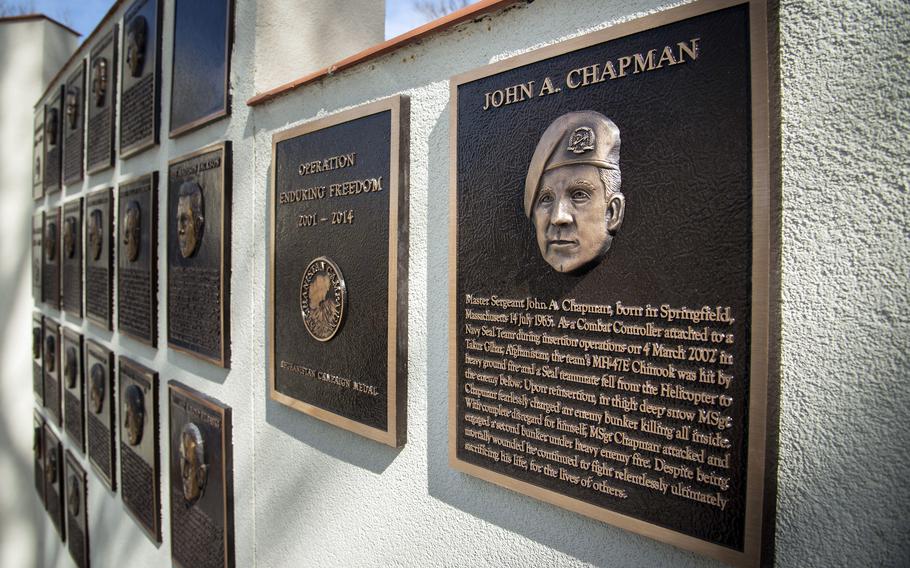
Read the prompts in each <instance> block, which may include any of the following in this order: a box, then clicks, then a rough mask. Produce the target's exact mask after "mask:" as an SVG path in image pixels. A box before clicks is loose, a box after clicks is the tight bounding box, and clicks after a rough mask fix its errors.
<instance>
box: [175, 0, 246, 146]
mask: <svg viewBox="0 0 910 568" xmlns="http://www.w3.org/2000/svg"><path fill="white" fill-rule="evenodd" d="M232 28H233V1H232V0H212V1H210V2H196V1H194V0H177V1H176V2H175V3H174V53H173V66H172V79H171V113H170V116H171V119H170V120H171V125H170V137H171V138H174V137H177V136H180V135H181V134H183V133H185V132H189V131H190V130H194V129H196V128H199V127H200V126H204V125H206V124H208V123H210V122H212V121H214V120H217V119H219V118H221V117H223V116H227V115H228V114H229V113H230V95H229V92H230V85H229V81H230V73H231V42H232V39H233V32H232Z"/></svg>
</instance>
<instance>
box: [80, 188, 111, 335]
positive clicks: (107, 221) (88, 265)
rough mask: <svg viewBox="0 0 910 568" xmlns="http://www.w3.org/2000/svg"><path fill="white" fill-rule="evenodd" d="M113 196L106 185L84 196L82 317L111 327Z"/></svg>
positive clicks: (108, 327)
mask: <svg viewBox="0 0 910 568" xmlns="http://www.w3.org/2000/svg"><path fill="white" fill-rule="evenodd" d="M112 214H113V198H112V190H111V189H110V188H104V189H99V190H98V191H93V192H92V193H89V194H88V195H87V196H86V198H85V317H86V318H87V319H88V320H89V321H90V322H92V323H94V324H95V325H99V326H101V327H103V328H104V329H111V324H112V323H113V321H112V320H113V306H112V305H111V304H112V297H113V290H112V288H113V270H112V263H113V256H114V249H113V242H112V240H113V237H112V232H111V231H112V229H111V227H112V219H111V217H112Z"/></svg>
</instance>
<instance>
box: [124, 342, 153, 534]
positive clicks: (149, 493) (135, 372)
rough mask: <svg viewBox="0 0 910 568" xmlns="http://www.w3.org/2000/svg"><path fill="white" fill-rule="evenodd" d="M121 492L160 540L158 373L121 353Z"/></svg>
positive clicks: (134, 514)
mask: <svg viewBox="0 0 910 568" xmlns="http://www.w3.org/2000/svg"><path fill="white" fill-rule="evenodd" d="M119 376H120V386H119V394H118V397H119V400H120V494H121V495H122V496H123V504H124V506H125V507H126V510H127V511H129V513H130V515H132V517H133V518H134V519H135V520H136V522H137V523H139V526H140V527H141V528H142V530H143V531H145V533H146V535H147V536H148V537H149V538H150V539H152V541H153V542H161V492H160V488H159V486H158V479H159V475H158V454H159V451H158V373H156V372H155V371H152V370H151V369H148V368H146V367H143V366H142V365H140V364H139V363H136V362H135V361H133V360H131V359H127V358H126V357H120V375H119Z"/></svg>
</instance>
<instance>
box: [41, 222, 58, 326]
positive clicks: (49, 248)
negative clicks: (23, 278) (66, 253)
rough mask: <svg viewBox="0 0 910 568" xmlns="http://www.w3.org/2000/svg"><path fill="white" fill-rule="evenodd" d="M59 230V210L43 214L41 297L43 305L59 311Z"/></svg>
mask: <svg viewBox="0 0 910 568" xmlns="http://www.w3.org/2000/svg"><path fill="white" fill-rule="evenodd" d="M62 232H63V231H61V230H60V208H59V207H55V208H53V209H51V210H50V211H48V212H47V213H45V214H44V236H43V237H42V239H41V244H42V245H43V250H42V267H41V278H42V282H41V297H42V299H43V300H44V303H45V304H47V305H49V306H51V307H52V308H54V309H55V310H59V309H60V257H61V256H62V254H63V253H62V251H61V250H60V249H61V248H62V247H61V242H60V241H61V240H62V239H61V233H62Z"/></svg>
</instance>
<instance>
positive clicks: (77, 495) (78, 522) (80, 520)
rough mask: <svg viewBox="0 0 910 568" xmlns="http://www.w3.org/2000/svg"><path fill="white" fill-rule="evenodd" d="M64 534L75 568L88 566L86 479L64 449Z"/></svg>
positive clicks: (76, 463) (71, 455) (79, 467)
mask: <svg viewBox="0 0 910 568" xmlns="http://www.w3.org/2000/svg"><path fill="white" fill-rule="evenodd" d="M64 475H65V480H66V481H65V484H66V494H65V495H66V534H67V535H69V544H68V545H69V550H70V556H72V557H73V562H75V563H76V566H77V568H88V566H89V554H88V498H87V493H86V492H87V491H88V480H87V479H86V477H85V470H84V469H82V466H81V465H79V462H78V461H77V460H76V456H75V455H73V452H71V451H69V450H67V451H66V469H65V470H64Z"/></svg>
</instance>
